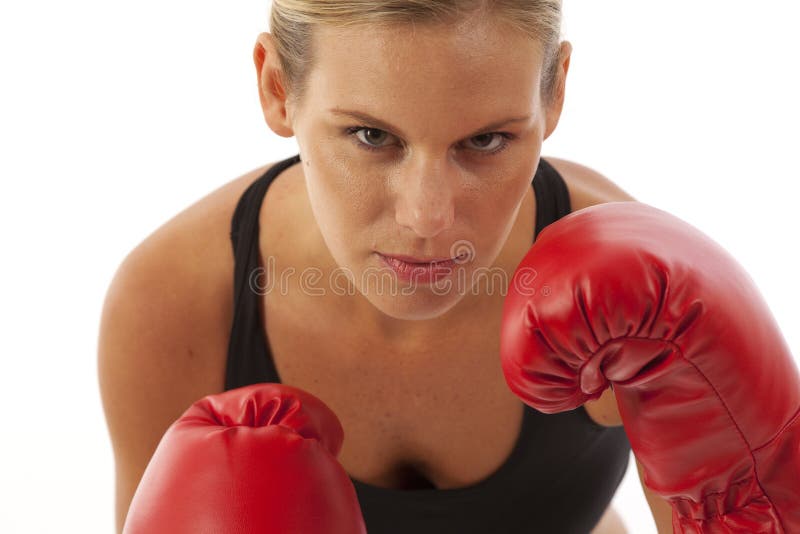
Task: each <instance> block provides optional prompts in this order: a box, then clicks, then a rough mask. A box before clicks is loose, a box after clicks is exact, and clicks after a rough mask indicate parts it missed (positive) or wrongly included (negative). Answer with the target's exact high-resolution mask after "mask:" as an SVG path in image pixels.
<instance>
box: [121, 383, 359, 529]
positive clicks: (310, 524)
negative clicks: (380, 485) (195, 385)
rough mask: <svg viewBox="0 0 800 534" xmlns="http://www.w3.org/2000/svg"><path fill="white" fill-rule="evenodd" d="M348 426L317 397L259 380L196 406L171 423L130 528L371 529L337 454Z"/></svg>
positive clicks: (132, 510)
mask: <svg viewBox="0 0 800 534" xmlns="http://www.w3.org/2000/svg"><path fill="white" fill-rule="evenodd" d="M343 437H344V432H343V430H342V426H341V424H340V423H339V420H338V419H337V418H336V415H334V413H333V412H332V411H331V410H330V409H329V408H328V407H327V406H326V405H325V404H324V403H323V402H322V401H321V400H319V399H317V398H316V397H314V396H312V395H310V394H309V393H306V392H304V391H302V390H300V389H297V388H293V387H290V386H286V385H283V384H256V385H252V386H246V387H242V388H238V389H233V390H230V391H226V392H225V393H221V394H218V395H210V396H208V397H205V398H203V399H201V400H199V401H197V402H195V403H194V404H193V405H192V406H191V407H190V408H189V409H188V410H187V411H186V412H185V413H184V414H183V415H182V416H181V418H180V419H178V420H177V421H176V422H175V423H173V424H172V426H170V428H169V429H168V430H167V432H166V433H165V434H164V437H163V438H162V439H161V442H160V443H159V445H158V448H157V449H156V452H155V454H154V455H153V457H152V459H151V460H150V463H149V464H148V465H147V469H146V470H145V472H144V475H143V476H142V480H141V482H140V483H139V487H138V488H137V490H136V494H135V495H134V497H133V501H132V502H131V506H130V509H129V510H128V517H127V519H126V521H125V528H124V530H123V533H124V534H139V533H142V534H145V533H146V534H160V533H163V534H182V533H185V534H205V533H209V534H211V533H213V534H234V533H237V534H238V533H241V534H244V533H255V532H257V533H259V534H269V533H287V532H291V533H297V534H312V533H313V534H318V533H320V532H326V533H333V534H364V533H366V528H365V526H364V521H363V518H362V516H361V509H360V507H359V505H358V499H357V498H356V492H355V489H354V488H353V485H352V483H351V482H350V479H349V477H348V476H347V473H345V471H344V469H342V467H341V465H339V462H338V461H337V460H336V456H337V455H338V454H339V450H340V449H341V446H342V440H343Z"/></svg>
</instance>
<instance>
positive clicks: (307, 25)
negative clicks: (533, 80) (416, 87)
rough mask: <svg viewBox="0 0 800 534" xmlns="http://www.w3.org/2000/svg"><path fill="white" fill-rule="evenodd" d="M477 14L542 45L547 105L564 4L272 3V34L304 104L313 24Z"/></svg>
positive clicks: (290, 91) (507, 0)
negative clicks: (495, 18)
mask: <svg viewBox="0 0 800 534" xmlns="http://www.w3.org/2000/svg"><path fill="white" fill-rule="evenodd" d="M476 12H485V13H487V14H491V15H494V16H496V17H499V19H500V20H501V21H503V22H505V23H507V24H509V25H510V26H511V27H512V28H514V29H516V30H518V31H521V32H522V33H523V34H524V35H527V36H528V37H530V38H532V39H537V40H538V41H539V43H540V45H541V47H542V50H543V52H544V60H543V71H542V72H543V75H542V80H541V87H540V90H541V93H542V98H543V101H544V103H549V102H550V101H551V99H552V98H553V97H554V96H555V94H556V87H555V85H556V82H557V72H558V65H559V61H558V60H559V49H560V40H561V0H273V1H272V10H271V13H270V33H271V34H272V36H273V38H274V42H275V47H276V49H277V54H278V59H279V61H280V64H281V68H282V70H283V79H282V82H283V84H284V88H285V90H286V93H287V96H288V97H289V98H291V99H293V100H296V101H297V102H302V100H303V96H304V95H305V94H306V91H307V80H308V74H309V72H310V71H311V69H312V68H313V65H314V57H313V50H312V42H313V41H312V37H313V33H312V32H313V28H314V27H315V26H318V25H330V26H336V27H344V26H356V25H362V24H373V25H379V26H380V25H384V26H389V25H394V24H436V23H451V22H454V21H458V20H459V19H460V18H462V17H464V16H466V15H469V14H473V13H476Z"/></svg>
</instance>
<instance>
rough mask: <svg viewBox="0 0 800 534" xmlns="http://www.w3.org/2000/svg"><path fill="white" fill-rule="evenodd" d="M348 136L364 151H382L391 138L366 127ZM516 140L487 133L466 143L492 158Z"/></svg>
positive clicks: (494, 133) (479, 152)
mask: <svg viewBox="0 0 800 534" xmlns="http://www.w3.org/2000/svg"><path fill="white" fill-rule="evenodd" d="M345 132H346V133H347V135H348V136H350V137H355V138H356V141H355V143H356V145H357V146H358V147H359V148H361V149H364V150H371V151H375V150H382V149H384V148H386V147H387V146H388V144H384V143H383V142H382V141H385V140H386V139H388V138H390V137H393V136H392V134H390V133H388V132H386V131H384V130H381V129H379V128H370V127H368V126H353V127H350V128H347V129H346V130H345ZM513 139H516V136H515V135H514V134H511V133H508V132H488V133H484V134H480V135H475V136H473V137H471V138H470V139H469V140H468V141H476V140H477V141H478V142H477V143H476V145H475V146H477V148H472V147H468V148H467V149H468V150H473V151H474V152H477V153H478V154H479V155H481V156H493V155H495V154H498V153H500V152H502V151H503V150H505V149H506V148H508V146H509V145H510V142H509V141H511V140H513Z"/></svg>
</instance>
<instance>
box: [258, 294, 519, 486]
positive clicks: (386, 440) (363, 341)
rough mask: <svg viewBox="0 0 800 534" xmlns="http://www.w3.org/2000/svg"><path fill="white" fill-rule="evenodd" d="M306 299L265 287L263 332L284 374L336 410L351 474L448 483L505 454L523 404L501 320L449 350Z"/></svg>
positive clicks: (477, 476)
mask: <svg viewBox="0 0 800 534" xmlns="http://www.w3.org/2000/svg"><path fill="white" fill-rule="evenodd" d="M304 300H305V299H303V298H299V297H297V295H294V296H293V295H279V294H277V295H276V294H270V295H267V296H265V297H264V301H263V305H264V311H265V313H263V314H262V317H263V318H265V324H264V328H265V332H266V334H267V338H268V340H269V345H270V350H271V353H272V357H273V361H274V363H275V366H276V369H277V371H278V374H279V376H280V378H281V381H282V382H283V383H286V384H291V385H293V386H297V387H300V388H303V389H305V390H307V391H309V392H311V393H313V394H314V395H316V396H318V397H319V398H321V399H322V400H323V401H324V402H325V403H326V404H328V406H330V407H331V409H332V410H333V411H334V412H335V413H336V414H337V416H338V417H339V420H340V421H341V423H342V426H343V428H344V433H345V440H344V444H343V447H342V452H341V454H340V457H339V461H340V462H341V463H342V465H343V467H344V468H345V470H346V471H347V472H348V474H350V475H351V476H353V477H354V478H356V479H358V480H361V481H363V482H367V483H369V484H373V485H377V486H381V487H393V488H404V489H411V488H415V487H430V486H431V485H433V486H434V487H436V488H455V487H462V486H466V485H471V484H473V483H476V482H478V481H480V480H482V479H484V478H486V477H487V476H489V475H491V474H492V473H493V472H494V471H496V470H497V469H498V468H499V467H500V466H501V465H502V464H503V462H504V461H505V460H506V459H507V458H508V456H509V455H510V453H511V451H512V450H513V448H514V445H515V443H516V441H517V437H518V434H519V430H520V427H521V422H522V415H523V405H522V403H521V402H520V401H519V400H518V399H517V398H516V397H515V396H514V395H513V394H512V393H511V392H510V391H509V389H508V386H507V385H506V383H505V380H504V378H503V375H502V370H501V367H500V361H499V356H498V353H497V351H498V349H497V341H498V337H497V336H498V335H499V320H497V321H496V320H490V319H487V321H486V323H485V324H484V325H483V327H482V328H480V329H478V330H477V331H476V332H475V333H474V334H473V335H471V336H468V337H465V336H460V339H459V341H458V342H457V343H453V344H452V348H451V350H449V351H445V352H442V351H441V348H437V350H436V351H435V353H433V352H430V353H426V351H425V350H424V349H419V350H415V351H413V352H409V351H408V350H407V349H404V350H400V349H398V348H396V347H393V346H392V344H391V343H390V342H387V341H386V340H381V339H377V338H376V337H372V336H369V335H367V334H365V333H364V332H360V331H359V329H358V328H357V326H355V325H348V324H346V320H345V321H343V322H340V321H333V320H331V319H330V317H331V314H330V313H326V312H324V311H323V310H321V309H320V308H321V307H322V306H321V305H320V304H319V303H318V302H316V303H314V302H311V301H305V302H304ZM334 315H335V314H334ZM323 316H325V317H327V319H326V320H323Z"/></svg>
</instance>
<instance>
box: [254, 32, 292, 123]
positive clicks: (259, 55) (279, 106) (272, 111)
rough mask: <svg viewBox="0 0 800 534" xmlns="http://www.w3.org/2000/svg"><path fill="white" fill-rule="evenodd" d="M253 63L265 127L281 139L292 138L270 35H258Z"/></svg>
mask: <svg viewBox="0 0 800 534" xmlns="http://www.w3.org/2000/svg"><path fill="white" fill-rule="evenodd" d="M253 62H254V63H255V66H256V75H257V76H258V97H259V99H260V100H261V110H262V111H263V113H264V119H265V120H266V121H267V125H268V126H269V127H270V129H271V130H272V131H273V132H275V133H276V134H278V135H280V136H281V137H292V136H293V135H294V130H292V124H291V120H290V119H289V114H288V113H287V109H286V90H285V86H284V81H283V79H284V78H283V70H282V69H281V66H280V61H279V60H278V54H277V50H276V48H275V43H274V40H273V37H272V35H271V34H269V33H266V32H265V33H261V34H259V36H258V39H256V44H255V47H254V48H253Z"/></svg>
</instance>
